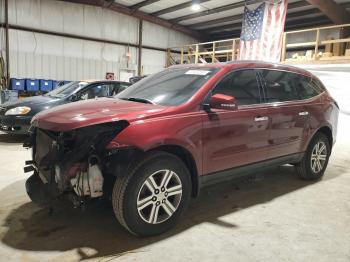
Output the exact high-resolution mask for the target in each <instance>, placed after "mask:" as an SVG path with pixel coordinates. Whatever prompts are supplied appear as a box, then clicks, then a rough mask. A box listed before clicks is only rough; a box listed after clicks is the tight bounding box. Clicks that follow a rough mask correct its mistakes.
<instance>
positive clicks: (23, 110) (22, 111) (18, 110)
mask: <svg viewBox="0 0 350 262" xmlns="http://www.w3.org/2000/svg"><path fill="white" fill-rule="evenodd" d="M29 112H30V107H27V106H19V107H15V108H11V109H9V110H7V111H6V113H5V115H6V116H13V115H26V114H28V113H29Z"/></svg>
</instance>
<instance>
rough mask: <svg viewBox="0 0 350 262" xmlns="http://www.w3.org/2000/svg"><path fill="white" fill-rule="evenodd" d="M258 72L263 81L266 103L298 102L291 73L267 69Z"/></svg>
mask: <svg viewBox="0 0 350 262" xmlns="http://www.w3.org/2000/svg"><path fill="white" fill-rule="evenodd" d="M260 72H261V74H262V76H263V78H264V79H265V90H266V94H265V95H266V102H267V103H273V102H285V101H293V100H299V96H298V92H297V90H296V89H295V86H294V85H293V81H292V74H291V73H288V72H284V71H277V70H267V69H266V70H261V71H260Z"/></svg>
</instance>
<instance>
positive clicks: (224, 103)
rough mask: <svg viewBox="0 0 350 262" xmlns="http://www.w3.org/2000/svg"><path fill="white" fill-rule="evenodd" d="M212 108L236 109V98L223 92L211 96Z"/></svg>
mask: <svg viewBox="0 0 350 262" xmlns="http://www.w3.org/2000/svg"><path fill="white" fill-rule="evenodd" d="M209 106H210V108H213V109H224V110H236V109H237V105H236V99H235V98H234V97H233V96H227V95H223V94H215V95H213V96H212V97H211V98H210V102H209Z"/></svg>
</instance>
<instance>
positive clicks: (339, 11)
mask: <svg viewBox="0 0 350 262" xmlns="http://www.w3.org/2000/svg"><path fill="white" fill-rule="evenodd" d="M306 1H307V2H308V3H309V4H310V5H313V6H314V7H316V8H318V9H319V10H320V11H321V12H322V13H324V14H325V15H326V16H327V17H328V18H329V19H330V20H331V21H332V22H333V23H334V24H346V23H349V22H350V12H348V11H347V10H346V9H345V8H344V7H342V6H341V5H339V4H337V3H336V2H335V1H334V0H306Z"/></svg>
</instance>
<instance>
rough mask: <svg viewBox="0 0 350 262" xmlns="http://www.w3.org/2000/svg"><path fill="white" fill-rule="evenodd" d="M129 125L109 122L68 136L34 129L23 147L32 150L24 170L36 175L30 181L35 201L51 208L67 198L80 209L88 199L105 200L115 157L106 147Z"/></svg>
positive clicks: (32, 196) (67, 134)
mask: <svg viewBox="0 0 350 262" xmlns="http://www.w3.org/2000/svg"><path fill="white" fill-rule="evenodd" d="M128 125H129V123H128V122H127V121H117V122H108V123H103V124H98V125H92V126H87V127H83V128H79V129H75V130H71V131H67V132H54V131H50V130H44V129H40V128H31V130H30V137H29V139H28V140H27V141H26V142H25V143H24V145H23V146H24V147H27V148H32V158H33V159H32V160H30V161H26V166H25V168H24V171H25V172H34V174H33V175H32V176H31V177H30V178H28V180H27V181H26V190H27V193H28V195H29V197H30V198H31V200H32V201H33V202H36V203H38V204H39V205H41V206H47V205H50V203H51V201H52V200H54V199H56V198H58V197H60V196H63V195H67V196H69V198H70V199H71V200H72V201H73V203H74V204H75V205H76V206H77V205H80V204H81V203H83V202H84V199H85V198H87V197H90V198H95V197H100V196H102V195H103V191H104V189H103V187H104V180H106V179H108V178H106V177H105V174H106V173H108V168H109V166H108V165H109V164H110V163H109V161H108V159H109V158H110V156H111V155H112V154H113V151H110V150H107V149H106V147H107V145H108V144H109V143H110V142H111V140H112V139H113V138H115V136H116V135H117V134H118V133H120V132H121V131H122V130H123V129H124V128H126V127H127V126H128Z"/></svg>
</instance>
